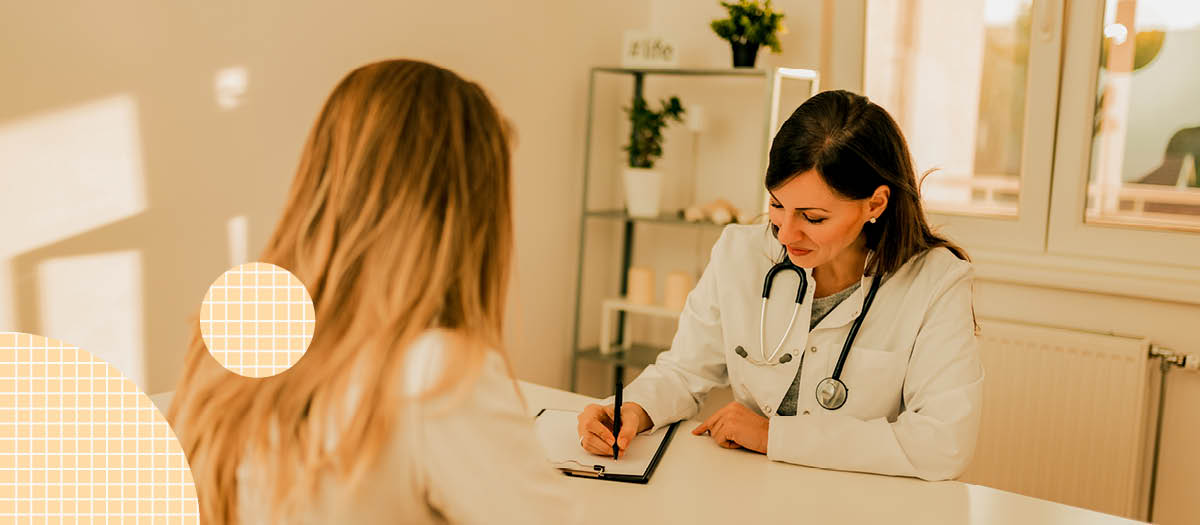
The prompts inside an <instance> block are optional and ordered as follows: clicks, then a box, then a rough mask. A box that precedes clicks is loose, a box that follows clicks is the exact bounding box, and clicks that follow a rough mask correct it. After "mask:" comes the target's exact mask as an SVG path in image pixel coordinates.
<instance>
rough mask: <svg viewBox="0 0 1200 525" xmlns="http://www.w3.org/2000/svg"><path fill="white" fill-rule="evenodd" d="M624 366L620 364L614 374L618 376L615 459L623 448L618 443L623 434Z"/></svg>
mask: <svg viewBox="0 0 1200 525" xmlns="http://www.w3.org/2000/svg"><path fill="white" fill-rule="evenodd" d="M622 368H624V367H620V366H618V367H617V369H616V370H615V371H614V372H615V373H614V374H613V375H615V376H616V377H617V404H616V406H615V407H613V459H617V452H619V451H620V450H621V447H620V446H619V445H617V436H620V435H621V390H624V387H623V386H621V376H622V375H623V372H625V371H624V370H622Z"/></svg>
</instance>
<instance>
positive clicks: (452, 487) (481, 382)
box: [416, 352, 582, 523]
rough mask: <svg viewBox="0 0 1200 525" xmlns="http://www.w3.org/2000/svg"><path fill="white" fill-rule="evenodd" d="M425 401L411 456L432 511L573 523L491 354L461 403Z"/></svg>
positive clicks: (558, 477) (480, 519) (458, 518)
mask: <svg viewBox="0 0 1200 525" xmlns="http://www.w3.org/2000/svg"><path fill="white" fill-rule="evenodd" d="M444 397H445V399H435V400H431V401H427V402H425V403H422V405H421V414H420V417H419V418H418V423H417V424H419V425H420V426H421V428H420V430H419V431H418V432H417V434H418V435H419V436H420V438H419V439H418V443H417V450H416V453H418V454H420V457H419V458H417V461H418V463H419V464H421V465H422V466H423V469H424V473H423V474H424V476H425V478H426V489H427V494H426V496H427V498H428V502H429V504H430V506H431V507H433V508H434V509H436V510H437V511H438V512H440V513H441V514H442V515H443V516H444V517H445V518H446V519H447V521H449V522H451V523H578V522H579V520H580V518H581V512H582V509H581V508H580V507H579V505H578V504H576V503H574V502H572V501H570V499H569V498H568V495H567V494H566V492H565V490H566V486H565V483H566V479H565V477H564V476H563V475H562V474H561V473H559V472H558V471H557V470H555V469H554V468H553V467H552V466H551V465H550V463H549V462H548V461H547V460H546V457H545V453H544V452H543V451H542V449H541V445H540V444H539V443H538V440H537V436H536V435H535V434H534V428H533V418H532V417H530V416H529V415H527V414H526V413H525V412H524V410H522V402H521V399H520V397H518V394H517V391H516V385H515V384H514V382H513V380H512V379H511V378H509V376H508V374H507V373H506V372H505V369H504V365H503V361H502V360H501V359H500V357H499V356H498V355H496V354H493V353H490V352H489V355H488V359H487V361H486V363H485V365H484V369H483V372H482V374H481V376H480V377H479V379H478V381H477V382H476V384H475V385H474V386H473V387H471V390H470V391H469V393H467V394H466V395H465V396H463V397H461V398H455V397H454V396H453V395H452V394H450V395H447V396H444Z"/></svg>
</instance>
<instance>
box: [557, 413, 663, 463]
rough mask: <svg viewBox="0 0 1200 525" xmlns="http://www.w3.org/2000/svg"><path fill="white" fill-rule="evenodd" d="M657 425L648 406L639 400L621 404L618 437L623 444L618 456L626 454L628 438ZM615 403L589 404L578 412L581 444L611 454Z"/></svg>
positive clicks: (630, 438)
mask: <svg viewBox="0 0 1200 525" xmlns="http://www.w3.org/2000/svg"><path fill="white" fill-rule="evenodd" d="M652 426H654V425H653V423H652V422H651V421H650V416H649V415H647V414H646V410H645V409H643V408H642V407H641V405H639V404H637V403H624V404H623V405H622V408H621V435H619V436H617V437H616V440H617V444H618V445H619V446H620V454H618V457H623V456H624V455H625V450H626V449H628V448H629V442H630V441H633V438H634V436H637V435H638V433H639V432H642V431H644V430H648V429H650V427H652ZM612 427H613V405H608V406H600V405H588V406H587V407H586V408H584V409H583V412H580V413H579V426H578V427H576V430H577V431H578V432H579V446H581V447H583V449H584V450H586V451H588V452H590V453H592V454H596V455H598V456H609V457H612V452H613V451H612V446H613V433H612Z"/></svg>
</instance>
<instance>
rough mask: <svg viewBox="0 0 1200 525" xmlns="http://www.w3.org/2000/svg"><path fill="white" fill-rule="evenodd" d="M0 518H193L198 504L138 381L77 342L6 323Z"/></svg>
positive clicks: (0, 380)
mask: <svg viewBox="0 0 1200 525" xmlns="http://www.w3.org/2000/svg"><path fill="white" fill-rule="evenodd" d="M0 522H3V523H18V522H19V523H95V522H105V523H108V522H116V523H135V522H136V523H155V524H158V523H164V524H196V523H199V507H198V504H197V501H196V487H195V484H194V483H193V481H192V473H191V470H190V468H189V466H188V463H187V458H186V457H184V454H183V449H182V447H181V446H180V444H179V441H178V439H176V437H175V433H174V432H173V431H172V430H171V427H170V426H168V425H167V420H166V418H164V417H163V415H162V414H161V413H160V412H159V411H158V409H157V408H155V406H154V404H153V403H152V402H151V401H150V397H149V396H147V395H146V394H145V393H143V392H141V391H140V390H138V387H137V385H135V384H134V383H133V382H132V381H130V380H129V379H127V378H125V376H124V375H122V374H121V372H120V371H119V370H117V369H116V368H115V367H113V366H112V365H110V364H108V363H106V362H104V361H102V360H100V359H98V358H96V357H95V356H93V355H92V354H91V353H89V352H87V351H85V350H82V349H80V348H78V347H74V346H70V345H67V344H64V343H62V342H60V341H55V340H52V339H49V338H46V337H42V336H38V335H31V334H24V333H18V332H0Z"/></svg>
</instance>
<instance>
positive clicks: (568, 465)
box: [534, 408, 679, 484]
mask: <svg viewBox="0 0 1200 525" xmlns="http://www.w3.org/2000/svg"><path fill="white" fill-rule="evenodd" d="M578 416H579V411H577V410H559V409H546V408H543V409H541V410H540V411H538V413H537V416H534V429H535V430H536V432H537V436H538V441H540V442H541V445H542V449H543V451H545V453H546V459H547V461H549V462H550V464H552V465H554V467H555V468H557V469H559V470H560V471H562V473H563V474H565V475H567V476H573V477H581V478H593V479H603V480H608V481H621V482H625V483H640V484H645V483H648V482H649V481H650V476H652V475H653V474H654V469H655V468H657V467H658V463H659V461H660V460H661V459H662V456H663V453H664V452H665V451H666V450H667V445H668V444H670V442H671V438H672V437H673V436H674V435H675V428H676V427H678V426H679V422H675V423H672V424H670V425H667V426H666V427H663V428H660V429H658V430H655V431H654V432H649V433H646V434H640V435H638V437H637V439H634V440H633V442H632V443H631V444H630V446H629V449H628V450H627V451H626V453H625V456H624V457H623V458H622V459H620V460H613V459H612V458H611V457H609V458H605V457H603V456H596V455H594V454H592V453H590V452H587V451H585V450H583V448H582V447H580V446H579V436H578V433H577V432H576V426H577V424H578V423H577V419H576V418H577V417H578Z"/></svg>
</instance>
